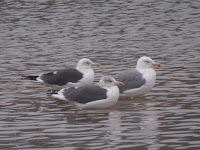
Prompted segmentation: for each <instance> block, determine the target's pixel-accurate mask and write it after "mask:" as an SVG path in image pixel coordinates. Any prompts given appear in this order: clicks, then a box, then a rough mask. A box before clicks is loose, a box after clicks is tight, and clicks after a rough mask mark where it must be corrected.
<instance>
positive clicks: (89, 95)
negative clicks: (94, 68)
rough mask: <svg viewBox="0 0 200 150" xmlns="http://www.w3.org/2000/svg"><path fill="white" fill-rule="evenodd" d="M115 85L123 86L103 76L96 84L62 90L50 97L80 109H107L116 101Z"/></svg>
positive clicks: (111, 78)
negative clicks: (71, 103) (72, 104)
mask: <svg viewBox="0 0 200 150" xmlns="http://www.w3.org/2000/svg"><path fill="white" fill-rule="evenodd" d="M117 85H123V83H122V82H119V81H116V80H115V79H114V78H113V77H110V76H103V77H102V78H101V80H100V81H99V82H98V83H97V84H91V85H86V86H82V87H69V88H64V89H62V90H60V91H58V92H57V94H56V93H55V94H52V97H54V98H58V99H61V100H67V101H71V102H73V103H74V104H75V105H76V106H78V107H80V108H82V109H88V108H108V107H111V106H113V105H114V104H115V103H116V102H117V101H118V98H119V88H118V87H117Z"/></svg>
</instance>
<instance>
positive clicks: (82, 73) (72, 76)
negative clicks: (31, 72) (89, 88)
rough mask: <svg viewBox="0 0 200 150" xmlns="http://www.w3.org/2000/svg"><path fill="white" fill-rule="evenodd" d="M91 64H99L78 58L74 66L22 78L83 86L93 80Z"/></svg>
mask: <svg viewBox="0 0 200 150" xmlns="http://www.w3.org/2000/svg"><path fill="white" fill-rule="evenodd" d="M92 66H98V67H99V66H100V64H98V63H93V62H92V61H91V60H90V59H87V58H83V59H81V60H79V62H78V64H77V67H76V68H66V69H63V70H58V71H54V72H49V73H44V74H41V75H39V76H24V77H23V78H24V79H30V80H35V81H38V82H45V83H48V84H55V85H60V86H61V85H67V86H68V85H69V86H83V85H89V84H92V82H93V81H94V71H93V69H92Z"/></svg>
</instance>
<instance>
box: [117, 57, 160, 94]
mask: <svg viewBox="0 0 200 150" xmlns="http://www.w3.org/2000/svg"><path fill="white" fill-rule="evenodd" d="M153 66H157V67H161V65H160V64H159V63H155V62H154V61H153V60H152V59H151V58H150V57H145V56H143V57H141V58H140V59H139V60H138V61H137V65H136V68H135V69H131V70H127V71H123V72H121V73H119V74H117V75H115V76H114V78H115V79H116V80H119V81H121V82H123V83H124V86H120V87H119V90H120V96H130V97H135V96H141V95H144V94H146V93H148V92H149V91H150V90H151V89H152V88H153V86H154V84H155V80H156V72H155V70H154V68H153Z"/></svg>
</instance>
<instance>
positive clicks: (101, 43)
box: [0, 0, 200, 150]
mask: <svg viewBox="0 0 200 150" xmlns="http://www.w3.org/2000/svg"><path fill="white" fill-rule="evenodd" d="M0 52H1V54H0V84H1V86H0V93H1V94H0V149H57V150H60V149H67V150H68V149H69V150H70V149H72V150H73V149H76V148H80V147H82V148H86V149H107V150H116V149H123V150H125V149H130V150H133V149H136V150H145V149H148V150H169V149H170V150H171V149H177V150H189V149H192V150H194V149H197V150H198V149H200V74H199V71H200V2H199V1H195V0H190V1H189V0H181V1H179V0H162V1H159V0H148V1H146V0H133V1H128V0H124V1H120V0H118V1H117V0H107V1H105V0H103V1H92V0H91V1H90V0H82V1H69V0H66V1H64V0H63V1H59V0H19V1H18V0H1V1H0ZM143 55H146V56H150V57H151V58H153V59H154V60H155V61H156V62H159V63H161V64H162V68H156V72H157V80H156V85H155V87H154V88H153V90H152V91H151V92H150V93H148V94H146V95H145V96H144V97H141V98H135V99H133V100H128V99H122V98H121V99H120V100H119V101H118V103H117V104H116V105H115V106H113V107H112V108H110V109H106V110H78V109H77V108H75V107H74V106H73V105H70V104H67V103H66V102H62V101H59V100H55V99H53V98H51V96H49V95H47V94H46V90H48V89H55V88H57V89H59V88H61V87H55V86H50V85H47V84H41V83H35V82H32V81H26V80H21V79H20V78H21V76H22V75H30V74H32V75H37V74H40V73H43V72H48V71H52V70H54V69H58V68H64V67H66V66H75V65H76V63H77V62H78V60H79V59H80V58H83V57H87V58H90V59H92V60H93V61H94V62H98V63H101V64H102V67H101V68H94V69H95V73H96V77H95V81H98V80H99V79H100V77H101V76H102V75H114V74H116V73H118V72H120V71H123V70H127V69H130V68H133V67H135V64H136V62H137V60H138V58H139V57H141V56H143Z"/></svg>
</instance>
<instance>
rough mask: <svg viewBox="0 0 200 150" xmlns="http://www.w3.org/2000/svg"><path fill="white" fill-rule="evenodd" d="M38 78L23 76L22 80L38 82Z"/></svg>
mask: <svg viewBox="0 0 200 150" xmlns="http://www.w3.org/2000/svg"><path fill="white" fill-rule="evenodd" d="M37 77H38V76H22V78H21V79H23V80H35V81H36V80H37Z"/></svg>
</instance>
